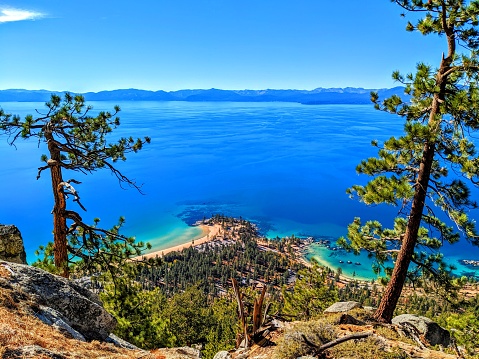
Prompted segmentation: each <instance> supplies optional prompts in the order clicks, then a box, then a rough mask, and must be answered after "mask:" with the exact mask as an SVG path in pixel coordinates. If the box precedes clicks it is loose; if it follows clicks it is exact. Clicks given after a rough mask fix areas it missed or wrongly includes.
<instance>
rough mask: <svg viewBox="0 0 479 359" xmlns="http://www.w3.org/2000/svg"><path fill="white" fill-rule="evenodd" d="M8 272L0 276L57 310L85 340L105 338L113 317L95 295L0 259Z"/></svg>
mask: <svg viewBox="0 0 479 359" xmlns="http://www.w3.org/2000/svg"><path fill="white" fill-rule="evenodd" d="M0 264H1V265H4V266H5V267H6V268H7V269H8V270H10V271H11V273H12V275H11V276H10V277H8V278H2V277H0V281H7V282H9V283H10V284H11V285H12V286H14V287H17V288H19V289H21V290H23V291H24V292H26V293H29V294H30V295H31V296H32V297H34V299H35V300H36V302H37V303H38V304H40V305H43V306H46V307H49V308H52V309H54V310H56V311H58V312H59V313H60V315H61V317H62V318H64V320H65V321H66V322H67V323H68V324H69V325H70V326H71V327H72V328H73V329H75V330H76V331H77V332H79V333H80V334H81V335H83V336H84V337H85V339H86V340H100V341H103V340H105V339H106V338H107V337H108V335H109V334H110V333H111V332H112V331H113V329H114V328H115V326H116V320H115V318H113V316H112V315H111V314H109V313H108V312H107V311H106V310H105V309H104V308H103V306H102V304H101V302H100V299H99V298H98V296H97V295H96V294H94V293H92V292H90V291H89V290H87V289H85V288H82V287H80V286H79V285H76V284H74V283H72V282H70V281H69V280H68V279H65V278H63V277H59V276H56V275H53V274H50V273H48V272H45V271H44V270H41V269H39V268H35V267H30V266H27V265H23V264H16V263H9V262H0Z"/></svg>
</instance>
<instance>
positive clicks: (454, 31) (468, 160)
mask: <svg viewBox="0 0 479 359" xmlns="http://www.w3.org/2000/svg"><path fill="white" fill-rule="evenodd" d="M391 2H394V3H396V4H397V5H399V6H400V7H401V8H402V9H403V11H404V12H405V13H404V14H403V16H406V15H412V16H413V17H414V18H416V19H417V17H418V16H419V17H420V18H419V20H417V22H415V24H413V23H411V22H408V23H407V26H406V30H407V31H419V32H420V33H421V34H423V35H430V34H435V35H438V36H440V37H441V38H444V40H445V43H446V47H445V49H446V51H445V52H444V53H443V54H442V56H441V54H438V59H439V60H440V63H439V67H438V68H433V67H431V66H430V65H427V64H424V63H419V64H418V65H417V71H416V73H414V74H408V75H406V76H403V75H401V74H400V73H399V72H394V73H393V78H394V79H395V80H397V81H399V82H401V83H403V84H404V85H405V93H406V94H407V95H410V100H408V101H405V100H403V99H401V98H400V97H398V96H392V97H390V98H388V99H385V100H383V101H380V100H379V98H378V95H377V94H376V93H372V94H371V96H372V101H373V102H374V104H375V107H376V109H378V110H382V111H386V112H388V113H391V114H396V115H399V116H401V117H402V118H403V119H404V120H405V124H404V134H403V135H402V136H400V137H397V138H396V137H391V138H390V139H389V140H387V141H385V142H384V143H383V144H382V145H380V144H379V143H377V142H375V141H373V146H376V147H378V148H379V151H378V157H374V158H369V159H367V160H364V161H362V162H361V163H360V164H359V165H358V167H357V172H358V173H362V174H367V175H369V176H373V177H374V178H373V179H372V180H371V181H370V182H368V183H367V184H366V185H365V186H358V185H356V186H353V187H352V188H350V189H349V190H348V192H349V193H350V194H351V196H357V197H358V198H359V199H360V200H361V201H363V202H364V203H366V204H382V203H386V204H390V205H395V206H398V207H399V208H400V210H399V216H398V218H396V219H395V221H394V227H393V228H391V229H386V228H383V226H382V225H381V224H380V223H379V222H377V221H369V222H367V223H364V224H362V223H361V220H360V219H359V218H356V219H355V220H354V222H353V223H352V224H350V225H349V227H348V240H346V239H343V240H342V242H343V243H342V244H343V245H345V246H347V247H349V248H350V249H353V250H354V251H356V252H358V251H359V250H360V249H366V250H367V251H369V252H370V253H371V255H373V256H375V258H376V260H377V262H378V263H379V264H380V265H383V264H384V263H385V262H386V261H387V260H388V259H392V260H394V261H395V265H394V268H393V269H390V270H389V271H387V274H389V275H390V280H389V282H388V285H387V287H386V290H385V292H384V294H383V297H382V300H381V303H380V305H379V307H378V309H377V311H376V313H375V317H376V319H377V320H378V321H382V322H390V321H391V319H392V316H393V313H394V310H395V308H396V304H397V301H398V299H399V296H400V295H401V291H402V289H403V285H404V283H405V281H406V279H407V277H408V276H414V275H415V273H417V272H422V273H423V274H426V275H429V276H430V277H431V278H435V279H438V280H439V281H441V282H442V283H443V284H445V285H450V284H451V281H450V276H449V274H450V271H449V270H448V268H447V266H446V265H445V263H444V261H443V258H442V255H441V254H440V253H439V249H440V247H441V246H442V243H443V242H445V241H447V242H449V243H454V242H457V241H458V240H459V239H460V238H461V237H464V238H467V239H468V240H470V241H471V242H472V243H473V244H475V245H479V237H478V233H477V231H476V228H475V224H474V221H473V220H471V219H470V217H469V216H470V209H471V208H476V207H477V204H476V203H475V202H474V201H473V200H472V199H471V196H470V189H469V187H468V186H467V184H466V182H469V183H472V184H473V185H477V184H479V158H478V156H477V153H476V148H475V144H474V142H473V140H472V135H473V133H474V132H475V131H477V130H478V129H479V89H478V85H479V82H478V80H479V59H478V51H479V32H478V30H477V27H478V24H479V21H478V16H479V1H463V0H429V1H421V0H402V1H400V0H392V1H391ZM439 212H443V213H445V214H446V216H447V218H448V219H447V218H446V216H444V215H440V214H439ZM442 219H444V221H443V220H442ZM411 262H413V263H414V266H411V268H410V264H411Z"/></svg>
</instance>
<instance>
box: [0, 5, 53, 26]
mask: <svg viewBox="0 0 479 359" xmlns="http://www.w3.org/2000/svg"><path fill="white" fill-rule="evenodd" d="M43 16H44V15H43V14H42V13H39V12H34V11H29V10H22V9H12V8H8V9H5V8H4V9H1V8H0V23H4V22H11V21H24V20H35V19H39V18H41V17H43Z"/></svg>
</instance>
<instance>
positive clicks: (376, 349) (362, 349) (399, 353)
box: [329, 337, 409, 359]
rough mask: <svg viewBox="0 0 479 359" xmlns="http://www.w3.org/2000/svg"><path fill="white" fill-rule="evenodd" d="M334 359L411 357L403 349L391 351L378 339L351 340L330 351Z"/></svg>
mask: <svg viewBox="0 0 479 359" xmlns="http://www.w3.org/2000/svg"><path fill="white" fill-rule="evenodd" d="M329 352H330V353H331V356H332V357H333V358H342V359H378V358H381V359H407V358H409V356H408V355H407V354H406V353H405V352H404V351H403V350H401V349H399V348H394V349H392V350H391V349H390V348H389V347H388V345H387V344H386V343H385V342H384V341H383V340H381V339H380V338H377V337H368V338H365V339H360V340H350V341H347V342H344V343H342V344H339V345H336V346H334V347H332V348H331V349H329Z"/></svg>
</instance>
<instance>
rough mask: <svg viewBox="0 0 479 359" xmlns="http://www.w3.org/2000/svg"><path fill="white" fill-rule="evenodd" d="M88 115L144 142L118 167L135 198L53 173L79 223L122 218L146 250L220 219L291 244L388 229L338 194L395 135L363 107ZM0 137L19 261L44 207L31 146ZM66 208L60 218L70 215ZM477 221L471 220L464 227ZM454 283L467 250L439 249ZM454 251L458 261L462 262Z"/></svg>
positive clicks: (94, 178)
mask: <svg viewBox="0 0 479 359" xmlns="http://www.w3.org/2000/svg"><path fill="white" fill-rule="evenodd" d="M89 104H91V105H93V107H94V110H93V113H95V112H96V111H99V110H112V109H113V106H114V105H116V104H118V105H120V107H121V108H122V111H121V113H120V117H121V126H120V127H119V128H118V129H117V130H116V131H115V135H116V136H130V135H133V136H135V137H138V136H139V137H142V136H150V137H151V138H152V143H151V144H150V145H148V146H146V147H145V148H144V149H143V150H142V151H140V152H138V153H136V154H130V155H129V156H128V160H127V161H126V162H124V163H119V164H118V167H119V168H120V169H121V171H123V172H124V174H126V175H127V176H129V177H130V178H133V179H136V181H137V182H138V183H142V184H143V186H142V191H143V193H144V194H140V193H139V192H138V191H136V190H135V189H133V188H121V187H120V186H119V184H118V181H117V180H116V178H115V177H114V176H112V175H111V174H110V173H109V172H108V171H106V170H102V171H98V172H95V173H93V174H89V175H88V176H84V175H78V174H71V173H70V174H64V178H65V179H68V178H76V179H79V180H81V181H82V182H83V183H82V184H81V185H78V186H76V188H77V189H78V190H79V192H80V195H81V198H82V202H83V204H84V205H85V207H86V208H87V210H88V211H87V212H86V213H82V216H83V218H84V219H85V221H87V222H91V221H92V220H93V218H95V217H99V218H101V222H100V225H101V226H102V227H103V228H110V227H111V226H112V225H114V224H115V223H116V220H117V219H118V217H119V216H124V217H125V218H126V224H125V226H124V230H123V233H124V234H126V235H132V236H135V237H136V238H137V240H142V241H149V242H150V243H151V244H152V245H153V249H155V250H160V249H162V248H166V247H169V246H172V245H176V244H180V243H185V242H189V241H191V239H192V238H195V237H197V236H199V235H200V230H199V229H198V228H196V227H192V226H191V224H192V223H194V222H195V221H196V220H198V219H202V218H203V217H209V216H211V215H212V214H215V213H222V214H226V215H231V216H235V217H239V216H242V217H243V218H247V219H250V220H252V221H254V222H255V223H257V224H258V226H259V228H260V229H261V231H262V233H264V234H265V235H267V236H268V237H276V236H280V237H281V236H287V235H291V234H295V235H304V236H314V237H317V238H323V237H330V238H333V239H334V238H337V237H339V236H341V235H344V234H345V233H346V226H347V225H348V223H350V222H351V221H352V220H353V219H354V217H356V216H359V217H361V218H362V219H363V220H368V219H379V220H381V221H383V224H387V225H389V224H391V223H392V219H393V217H394V215H395V214H396V213H397V211H398V209H397V208H393V207H387V206H379V207H378V206H365V205H363V204H361V203H359V202H357V201H356V200H351V199H349V198H348V196H347V195H346V193H345V191H346V189H347V188H348V187H349V186H351V185H353V184H363V183H365V182H366V181H367V179H368V178H367V177H365V176H358V175H357V174H356V172H355V167H356V165H357V164H358V163H359V162H360V161H361V160H362V159H365V158H367V157H369V156H374V155H375V153H376V151H375V149H374V148H373V147H371V146H370V142H371V140H373V139H377V140H380V141H381V140H385V139H387V138H388V137H390V135H392V134H400V133H401V130H402V121H401V119H400V118H399V117H395V116H392V115H388V114H385V113H382V112H379V111H376V110H374V109H373V108H372V106H369V105H318V106H305V105H301V104H296V103H231V102H219V103H218V102H198V103H193V102H133V101H131V102H118V103H114V102H91V103H89ZM1 106H2V108H3V109H4V110H5V111H7V112H9V113H16V114H20V115H25V114H27V113H31V114H35V109H38V110H40V111H41V110H42V109H43V107H44V106H43V104H42V103H31V102H22V103H19V102H11V103H2V104H1ZM6 140H7V139H6V136H1V137H0V153H1V156H2V157H1V158H2V163H3V166H2V167H1V168H0V178H1V181H2V182H1V183H2V190H1V191H0V203H2V206H1V207H0V223H3V224H15V225H17V226H18V227H19V229H20V230H21V232H22V235H23V238H24V240H25V246H26V250H27V257H28V260H29V262H32V261H34V260H35V256H34V251H35V249H36V248H38V246H39V245H40V244H45V243H47V242H48V241H50V240H52V235H51V231H52V218H51V214H50V212H51V210H52V207H53V202H52V195H51V185H50V183H49V174H48V172H44V173H43V175H42V178H40V179H39V180H38V181H37V180H36V175H37V168H38V167H39V166H40V165H41V162H40V156H41V154H43V153H46V150H45V148H44V146H43V145H40V147H39V146H38V144H37V143H36V142H35V141H28V142H27V141H23V140H19V141H18V142H17V144H16V148H14V147H10V146H8V145H7V143H6ZM74 206H75V205H74V204H70V208H71V209H75V210H78V211H81V210H80V209H79V208H77V207H74ZM477 217H478V216H477V215H476V218H477ZM312 250H313V253H312V254H311V255H310V256H314V255H319V256H320V258H321V261H322V263H324V264H329V265H330V266H331V267H332V268H334V269H336V268H337V267H338V266H339V257H341V258H349V256H350V255H348V254H345V253H340V254H338V253H336V252H333V251H329V250H325V249H324V248H318V249H314V246H313V247H312ZM445 250H446V253H447V254H448V260H449V261H450V262H451V263H453V264H455V265H457V266H458V271H457V272H458V274H469V275H470V274H477V273H478V272H477V271H476V272H475V273H474V272H473V269H471V268H470V267H465V266H461V265H460V264H459V263H458V262H457V261H458V260H459V259H475V260H479V249H478V248H474V247H472V246H469V245H468V244H467V243H463V244H456V245H454V246H450V247H446V249H445ZM464 253H467V255H466V254H464ZM351 258H352V259H351V260H352V261H353V263H354V262H357V261H360V262H361V265H360V266H348V265H346V264H344V265H343V272H344V273H345V274H349V275H351V274H352V273H353V272H354V273H355V274H356V275H358V276H359V277H365V278H371V277H372V273H371V272H370V266H369V264H368V260H367V258H365V257H361V258H360V259H358V258H355V257H354V256H352V255H351Z"/></svg>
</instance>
